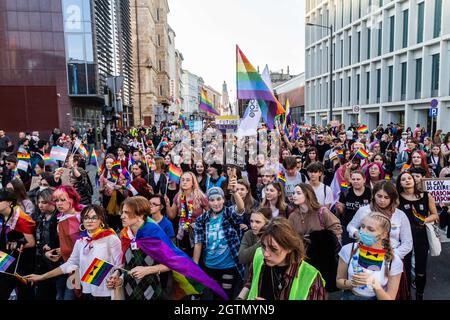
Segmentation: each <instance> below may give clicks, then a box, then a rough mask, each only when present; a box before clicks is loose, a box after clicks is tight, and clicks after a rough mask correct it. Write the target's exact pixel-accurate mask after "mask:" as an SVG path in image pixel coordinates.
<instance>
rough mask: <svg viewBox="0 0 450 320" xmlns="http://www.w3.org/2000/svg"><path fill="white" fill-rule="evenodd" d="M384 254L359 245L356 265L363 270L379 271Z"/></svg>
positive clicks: (384, 252)
mask: <svg viewBox="0 0 450 320" xmlns="http://www.w3.org/2000/svg"><path fill="white" fill-rule="evenodd" d="M385 254H386V250H380V249H374V248H371V247H366V246H363V245H360V247H359V259H358V263H359V265H360V266H361V267H363V268H365V269H368V270H373V271H380V270H381V266H382V265H383V261H384V256H385Z"/></svg>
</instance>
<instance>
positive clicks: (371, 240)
mask: <svg viewBox="0 0 450 320" xmlns="http://www.w3.org/2000/svg"><path fill="white" fill-rule="evenodd" d="M359 239H360V240H361V243H362V244H363V245H366V246H369V247H370V246H373V245H374V244H375V243H377V242H378V240H377V237H376V236H375V235H373V234H371V233H367V232H364V231H362V230H360V231H359Z"/></svg>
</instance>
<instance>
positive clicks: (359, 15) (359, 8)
mask: <svg viewBox="0 0 450 320" xmlns="http://www.w3.org/2000/svg"><path fill="white" fill-rule="evenodd" d="M359 18H361V0H358V19H359Z"/></svg>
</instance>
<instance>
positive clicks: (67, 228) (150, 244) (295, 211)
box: [0, 123, 450, 300]
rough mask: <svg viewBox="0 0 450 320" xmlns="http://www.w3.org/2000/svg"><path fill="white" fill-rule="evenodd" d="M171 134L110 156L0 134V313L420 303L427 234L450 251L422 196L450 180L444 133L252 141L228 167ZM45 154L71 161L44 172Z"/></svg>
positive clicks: (205, 143) (131, 139) (130, 139)
mask: <svg viewBox="0 0 450 320" xmlns="http://www.w3.org/2000/svg"><path fill="white" fill-rule="evenodd" d="M177 129H179V128H178V126H177V125H175V124H174V125H173V126H171V127H168V128H156V127H151V128H131V129H129V130H117V131H115V133H114V134H113V139H112V145H111V146H109V147H106V146H105V145H96V142H95V132H94V131H93V130H92V129H90V130H88V131H87V132H86V133H85V134H84V135H80V134H79V132H78V130H76V128H74V127H72V128H71V131H70V133H68V134H64V133H61V132H60V130H58V129H55V130H54V131H53V133H52V134H51V136H50V137H49V138H48V139H43V138H42V137H40V136H39V132H32V133H31V134H27V133H25V132H21V133H19V137H18V139H15V140H14V141H17V142H15V143H14V142H13V140H12V139H11V137H9V136H8V135H7V134H6V133H5V132H4V131H3V130H0V165H1V169H0V170H1V171H0V174H1V189H0V228H1V229H0V254H1V255H0V300H7V299H10V298H11V296H12V295H13V296H14V295H15V296H16V298H17V299H18V300H33V299H36V300H44V299H51V300H55V299H56V300H74V299H84V300H110V299H113V300H120V299H125V300H161V299H165V300H180V299H194V300H211V299H225V298H228V299H243V300H288V299H289V300H306V299H308V300H324V299H328V298H329V295H330V293H332V292H338V291H341V292H342V299H344V300H377V299H378V300H394V299H405V300H406V299H412V296H413V295H412V293H413V292H415V299H417V300H422V299H423V298H424V294H425V288H426V279H427V276H426V270H427V261H428V256H429V253H428V251H429V243H428V239H427V234H426V228H425V224H426V223H433V222H438V221H439V223H440V227H441V228H442V229H445V228H447V237H450V228H448V226H447V224H448V218H447V216H448V213H447V211H448V208H449V206H450V204H447V203H435V201H434V199H433V197H432V196H431V195H430V194H428V193H427V192H424V191H423V190H422V185H421V180H422V179H423V178H438V177H449V176H450V160H449V159H450V133H447V134H446V135H444V134H442V131H441V130H438V131H437V132H436V134H435V135H434V136H432V137H430V136H429V135H428V134H427V132H426V130H425V129H424V128H421V127H420V126H419V125H418V126H417V127H416V128H415V129H414V130H411V129H410V128H407V129H406V130H403V128H402V127H401V126H400V125H398V124H393V123H391V124H388V125H387V126H386V127H384V126H383V125H380V126H378V127H377V128H376V129H375V130H373V131H372V132H371V133H369V132H368V130H367V127H366V126H364V125H360V124H358V125H352V126H351V127H349V128H346V127H345V125H343V124H341V125H339V126H332V125H328V126H326V127H322V126H307V125H302V126H301V125H297V124H293V125H289V126H288V127H287V128H286V129H285V130H278V129H276V130H273V131H272V133H273V135H271V136H270V138H268V139H267V137H268V135H267V133H268V132H269V131H270V130H268V129H267V128H265V126H263V127H262V128H261V130H259V137H261V136H264V137H265V139H261V140H260V139H259V138H248V139H247V141H246V143H244V147H245V146H247V147H248V146H249V140H251V139H253V142H256V144H257V146H258V147H257V148H256V150H254V152H256V153H255V154H253V155H252V154H250V152H249V153H245V152H244V153H242V152H241V153H240V155H241V156H242V158H241V161H240V162H239V163H232V162H230V161H228V160H227V159H226V155H227V154H230V152H229V150H227V148H224V149H225V150H224V149H223V148H222V149H221V148H220V140H221V139H222V138H223V137H225V136H221V137H220V138H221V139H218V138H217V136H214V135H213V134H211V132H208V131H209V130H211V131H213V130H214V123H210V124H209V125H208V126H207V128H204V131H203V132H200V133H188V135H191V136H192V139H191V140H186V139H185V138H186V137H187V135H185V133H186V132H184V133H179V132H180V130H177ZM225 138H226V137H225ZM225 140H226V139H225ZM263 140H264V141H263ZM77 141H81V142H82V145H84V146H86V149H87V150H88V154H84V153H83V152H80V151H79V150H78V146H77ZM186 141H188V142H186ZM186 143H187V144H188V145H189V147H190V148H191V149H190V150H191V151H190V152H186V149H183V148H180V146H181V145H184V147H185V146H186ZM55 146H59V147H63V148H67V149H68V150H71V152H69V154H68V155H67V158H66V161H64V162H63V161H59V162H58V161H57V162H56V163H52V164H49V162H47V160H48V159H47V155H48V154H49V153H50V150H51V149H52V148H53V147H55ZM236 150H237V148H236V149H234V151H236ZM240 151H242V150H240ZM231 154H233V155H234V156H235V157H237V158H239V155H237V153H236V152H235V153H233V152H231ZM94 155H95V156H94ZM93 159H94V161H93ZM23 161H25V162H27V163H28V167H27V168H26V169H25V168H23V166H20V164H21V163H23ZM90 171H96V178H95V181H92V179H91V177H90V174H89V172H90ZM65 174H67V175H68V179H63V176H64V175H65ZM63 180H64V181H63ZM97 195H98V196H97ZM2 259H3V260H2ZM2 261H4V263H3V262H2ZM5 261H6V262H5ZM8 261H9V263H7V262H8ZM98 261H100V262H101V263H100V262H99V263H100V264H96V263H97V262H98ZM103 262H106V264H102V263H103ZM2 263H3V264H2ZM108 265H110V266H112V268H111V269H108V270H107V271H105V272H104V273H105V274H104V275H102V274H100V273H99V274H100V275H97V273H96V272H97V271H98V270H95V268H97V269H99V270H100V271H101V272H103V270H105V268H106V266H108ZM93 267H95V268H94V269H93ZM100 271H99V272H100ZM412 289H414V291H413V290H412Z"/></svg>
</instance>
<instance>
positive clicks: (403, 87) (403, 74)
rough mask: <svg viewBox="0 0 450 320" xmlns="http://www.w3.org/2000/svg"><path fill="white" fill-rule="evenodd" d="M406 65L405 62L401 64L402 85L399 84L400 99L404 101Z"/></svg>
mask: <svg viewBox="0 0 450 320" xmlns="http://www.w3.org/2000/svg"><path fill="white" fill-rule="evenodd" d="M406 67H407V64H406V62H403V63H402V83H401V90H400V99H401V100H406V70H407V68H406Z"/></svg>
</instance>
